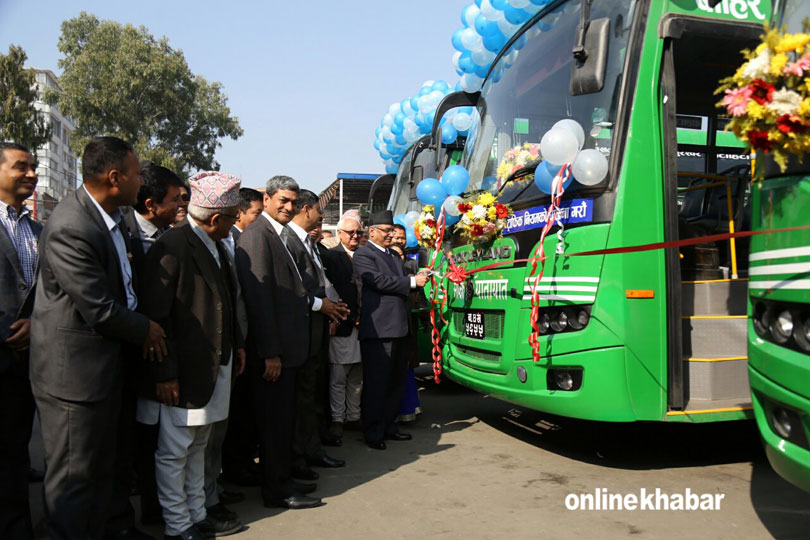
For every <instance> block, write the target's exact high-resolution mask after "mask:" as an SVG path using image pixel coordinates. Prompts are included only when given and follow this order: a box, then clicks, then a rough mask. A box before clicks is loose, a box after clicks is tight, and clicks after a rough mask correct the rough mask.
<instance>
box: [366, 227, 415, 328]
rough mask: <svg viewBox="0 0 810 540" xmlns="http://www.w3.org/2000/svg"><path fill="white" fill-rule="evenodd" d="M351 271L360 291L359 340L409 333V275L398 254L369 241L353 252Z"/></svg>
mask: <svg viewBox="0 0 810 540" xmlns="http://www.w3.org/2000/svg"><path fill="white" fill-rule="evenodd" d="M353 261H354V272H355V274H356V275H357V276H358V280H359V281H360V286H361V290H362V294H361V300H360V302H361V303H362V305H363V309H362V310H361V312H360V332H359V333H360V336H359V337H360V339H395V338H401V337H404V336H406V335H407V334H408V307H407V306H408V294H409V293H410V291H411V278H409V277H408V276H406V275H405V269H404V267H403V266H402V261H401V260H400V259H399V257H394V256H393V255H390V254H389V253H386V252H383V251H380V250H379V249H377V248H376V247H374V246H373V245H371V243H368V244H366V245H365V246H360V247H359V248H357V251H355V252H354V258H353Z"/></svg>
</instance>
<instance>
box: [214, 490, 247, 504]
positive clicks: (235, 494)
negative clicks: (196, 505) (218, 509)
mask: <svg viewBox="0 0 810 540" xmlns="http://www.w3.org/2000/svg"><path fill="white" fill-rule="evenodd" d="M244 500H245V494H244V493H242V492H241V491H228V490H227V489H225V490H222V491H220V492H219V502H221V503H222V504H237V503H240V502H242V501H244Z"/></svg>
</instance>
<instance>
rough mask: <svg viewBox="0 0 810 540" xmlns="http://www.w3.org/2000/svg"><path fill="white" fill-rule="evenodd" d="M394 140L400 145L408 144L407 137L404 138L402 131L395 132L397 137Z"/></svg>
mask: <svg viewBox="0 0 810 540" xmlns="http://www.w3.org/2000/svg"><path fill="white" fill-rule="evenodd" d="M394 141H396V143H397V144H398V145H400V146H402V145H406V144H408V141H407V139H405V135H403V134H402V133H397V137H396V139H394Z"/></svg>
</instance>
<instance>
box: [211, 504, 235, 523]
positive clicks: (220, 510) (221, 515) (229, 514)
mask: <svg viewBox="0 0 810 540" xmlns="http://www.w3.org/2000/svg"><path fill="white" fill-rule="evenodd" d="M205 513H206V514H207V515H208V516H209V517H212V518H214V519H215V520H217V521H238V520H239V516H237V515H236V512H233V511H231V510H228V508H227V507H226V506H225V505H224V504H223V503H222V501H220V502H218V503H217V504H215V505H214V506H212V507H211V508H206V509H205Z"/></svg>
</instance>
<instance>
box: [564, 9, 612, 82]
mask: <svg viewBox="0 0 810 540" xmlns="http://www.w3.org/2000/svg"><path fill="white" fill-rule="evenodd" d="M609 47H610V19H609V18H607V17H605V18H602V19H594V20H592V21H587V23H586V26H585V27H584V28H583V27H580V28H578V29H577V38H576V44H575V46H574V51H573V55H574V62H573V63H572V64H571V85H570V88H569V91H570V93H571V95H572V96H581V95H583V94H594V93H596V92H599V91H600V90H602V88H604V86H605V71H606V69H607V58H608V49H609Z"/></svg>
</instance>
